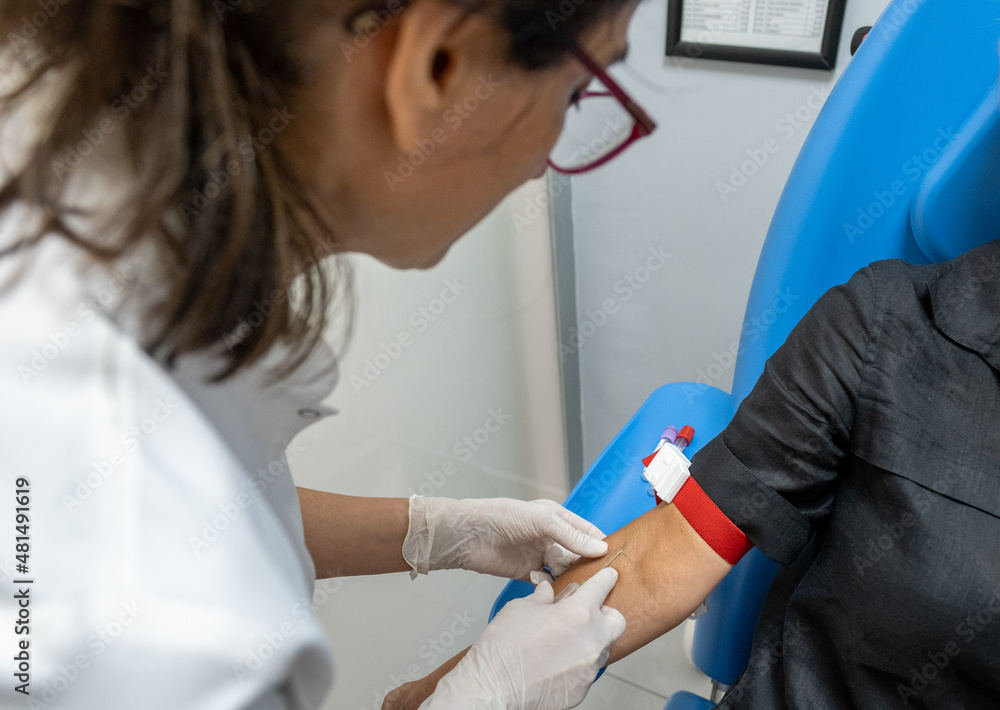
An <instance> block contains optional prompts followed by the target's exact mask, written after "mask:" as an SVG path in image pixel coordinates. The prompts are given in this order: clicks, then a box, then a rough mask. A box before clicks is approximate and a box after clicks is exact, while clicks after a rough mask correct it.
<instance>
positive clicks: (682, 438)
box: [674, 426, 694, 451]
mask: <svg viewBox="0 0 1000 710" xmlns="http://www.w3.org/2000/svg"><path fill="white" fill-rule="evenodd" d="M693 438H694V429H693V428H692V427H689V426H684V427H681V430H680V432H678V434H677V438H676V439H674V446H676V447H677V448H678V449H680V450H681V451H683V450H684V449H686V448H687V445H688V444H690V443H691V439H693Z"/></svg>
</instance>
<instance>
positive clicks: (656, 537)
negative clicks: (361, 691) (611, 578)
mask: <svg viewBox="0 0 1000 710" xmlns="http://www.w3.org/2000/svg"><path fill="white" fill-rule="evenodd" d="M606 539H607V541H608V553H607V554H606V555H605V556H604V557H598V558H595V559H581V560H579V561H578V562H577V563H576V564H574V565H573V566H572V567H570V568H569V569H568V570H566V572H564V573H563V574H562V575H561V576H560V577H559V579H557V580H556V581H555V584H553V587H554V588H555V591H556V594H558V593H559V592H560V591H562V590H563V589H564V588H565V587H566V586H567V585H569V584H571V583H573V582H583V581H585V580H587V579H589V578H590V577H591V576H593V574H594V573H595V572H596V571H597V570H599V569H600V568H601V567H603V566H604V565H605V564H607V562H608V560H610V559H611V558H612V557H613V556H614V554H615V553H616V552H618V551H619V550H623V552H622V553H621V554H620V555H618V557H617V558H616V559H615V560H614V561H613V562H612V563H611V566H612V567H614V568H615V569H616V570H618V583H617V584H616V585H615V588H614V589H612V590H611V594H610V595H608V598H607V601H606V602H605V604H606V605H607V606H610V607H611V608H613V609H617V610H618V611H620V612H621V613H622V614H623V615H624V616H625V621H626V623H627V626H626V628H625V633H624V634H623V635H622V637H621V638H619V639H618V640H617V641H615V642H614V643H613V644H612V645H611V657H610V658H609V660H608V663H613V662H615V661H617V660H619V659H621V658H624V657H625V656H627V655H628V654H630V653H632V652H633V651H635V650H636V649H638V648H641V647H642V646H644V645H646V644H647V643H649V642H650V641H652V640H653V639H655V638H656V637H658V636H660V635H662V634H664V633H666V632H667V631H669V630H670V629H672V628H674V627H675V626H677V625H679V624H680V623H681V622H682V621H683V620H684V619H686V618H687V617H688V616H690V615H691V612H693V611H694V610H695V609H696V608H697V607H698V605H699V604H701V602H703V601H704V600H705V598H706V597H707V596H708V595H709V593H710V592H711V591H712V590H713V589H715V586H716V585H717V584H718V583H719V582H721V581H722V578H723V577H725V576H726V573H727V572H729V570H730V569H732V565H730V564H729V563H728V562H726V561H725V560H724V559H722V558H721V557H719V555H718V554H717V553H716V552H715V550H713V549H712V548H711V547H709V546H708V544H707V543H706V542H705V541H704V540H702V539H701V537H700V536H699V535H698V533H696V532H695V531H694V528H692V527H691V526H690V525H689V524H688V522H687V521H686V520H685V519H684V517H683V516H682V515H681V514H680V512H679V511H678V510H677V508H676V506H674V505H672V504H669V503H661V504H660V505H658V506H657V507H656V508H654V509H653V510H651V511H649V512H648V513H646V514H645V515H642V516H640V517H639V518H636V519H635V520H633V521H632V522H631V523H629V524H628V525H626V526H625V527H624V528H622V529H621V530H618V531H617V532H615V533H613V534H611V535H609V536H608V537H607V538H606ZM464 655H465V651H462V652H461V653H460V654H458V655H457V656H455V657H454V658H452V659H451V660H450V661H448V662H447V663H445V664H444V665H443V666H441V667H440V668H438V669H437V670H436V671H434V672H433V673H431V674H429V675H428V676H427V677H425V678H422V679H421V680H418V681H414V682H413V683H407V684H406V685H404V686H401V687H400V688H397V689H396V690H394V691H392V693H390V694H389V695H388V696H386V699H385V703H384V704H383V705H382V707H383V710H389V709H390V708H391V710H403V709H404V708H411V709H413V710H415V709H416V708H417V707H419V705H420V703H422V702H423V701H424V700H425V699H426V698H428V697H429V696H430V695H431V693H433V692H434V689H435V688H436V687H437V682H438V680H439V679H440V678H441V677H442V676H444V674H445V673H447V672H448V671H450V670H451V669H452V668H454V667H455V665H456V664H457V663H458V661H459V660H461V658H462V656H464Z"/></svg>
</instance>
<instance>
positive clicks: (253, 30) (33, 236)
mask: <svg viewBox="0 0 1000 710" xmlns="http://www.w3.org/2000/svg"><path fill="white" fill-rule="evenodd" d="M417 1H419V0H417ZM470 1H474V2H476V3H477V4H469V1H466V0H455V2H462V3H463V4H465V5H466V6H468V9H469V11H470V12H486V13H490V14H491V15H492V16H494V17H495V18H496V19H497V20H498V21H499V22H500V23H501V24H502V25H503V26H505V27H506V29H507V30H508V31H509V35H510V40H511V41H510V57H509V60H510V61H512V62H517V63H519V64H520V65H522V66H523V67H525V68H527V69H541V68H544V67H546V66H548V65H550V64H552V63H554V62H556V61H558V60H559V59H561V58H563V57H564V55H565V53H566V51H567V49H568V48H569V46H570V44H571V43H572V42H575V41H576V40H577V38H578V37H579V35H580V34H581V33H583V32H585V31H586V30H588V29H590V28H591V27H592V26H593V25H594V24H595V23H596V22H598V21H599V20H600V19H601V18H603V17H605V16H607V15H608V14H610V13H612V12H614V11H615V10H617V9H618V8H620V7H621V6H622V5H623V4H624V0H482V1H480V0H470ZM348 2H349V0H344V1H343V2H336V1H334V0H273V1H269V0H159V1H158V0H115V1H111V0H0V57H2V59H3V65H4V66H5V69H4V72H5V74H6V76H5V77H4V79H3V84H4V88H5V89H6V90H7V91H6V94H5V95H4V97H3V103H2V104H0V119H2V120H3V122H4V124H5V126H6V130H12V128H13V129H14V130H17V126H16V125H14V126H11V125H10V124H11V122H12V121H13V120H14V119H12V116H15V115H16V114H15V112H16V111H17V110H18V108H19V106H21V105H22V104H24V103H25V101H26V100H27V99H30V98H31V97H33V96H36V95H39V94H40V93H42V92H48V93H47V96H48V97H49V98H50V99H51V103H50V104H48V105H49V106H50V108H49V109H47V111H48V113H47V114H46V117H47V118H48V119H50V120H49V122H48V123H47V124H45V125H43V126H36V127H35V128H36V129H37V131H38V141H37V142H36V143H35V144H34V145H33V146H32V147H31V149H30V152H29V153H28V155H27V159H26V161H25V162H24V164H23V167H20V168H18V169H16V170H15V172H14V173H13V174H12V175H4V182H3V184H2V185H0V211H5V210H6V209H7V208H9V207H10V206H11V205H12V204H13V203H14V202H16V201H23V202H26V203H27V204H29V205H32V206H35V207H37V208H40V210H41V213H42V215H43V216H44V220H45V224H43V225H42V226H41V228H40V229H39V230H37V231H33V232H31V233H28V234H24V235H21V236H20V237H19V238H18V240H17V241H16V242H15V243H14V244H3V245H0V256H4V255H9V254H11V253H14V252H16V251H19V250H21V249H24V248H28V247H30V246H31V245H32V244H34V243H35V242H37V241H38V240H39V239H40V238H41V237H42V235H43V234H47V233H55V234H61V235H62V236H64V237H65V238H67V239H69V240H71V241H74V242H76V243H78V244H80V245H81V246H83V247H84V248H86V249H87V250H88V251H90V252H91V253H92V254H94V255H95V256H97V257H99V258H101V259H103V260H106V261H108V262H110V261H112V260H114V259H116V258H118V257H119V256H121V255H122V254H124V253H126V252H128V251H129V249H130V248H131V247H133V246H135V245H136V244H137V243H138V242H139V241H140V239H141V238H144V237H146V236H149V237H151V238H152V239H154V240H156V241H157V242H158V246H159V247H161V249H160V251H161V252H162V253H163V254H165V255H166V257H165V263H163V264H160V265H159V266H160V267H161V268H162V273H163V274H164V276H163V277H161V278H163V279H164V283H163V284H162V285H163V286H164V287H165V290H164V295H163V297H162V299H160V300H159V302H158V303H157V305H156V306H155V308H154V309H153V310H152V311H151V312H150V313H149V317H150V319H151V320H150V322H151V323H155V324H157V325H156V327H155V328H153V329H152V333H151V337H150V341H149V342H147V343H144V344H143V346H144V347H145V348H146V349H147V351H148V352H150V353H152V354H154V355H158V356H160V355H162V356H163V357H164V358H165V359H166V361H167V363H168V364H169V363H172V362H173V360H174V358H175V357H176V356H177V355H179V354H182V353H185V352H190V351H195V350H200V349H202V348H207V347H211V348H215V349H216V350H217V352H220V353H222V354H223V355H224V357H225V361H226V363H227V367H225V368H224V369H223V370H222V371H221V372H219V373H218V375H217V379H222V378H224V377H227V376H229V375H230V374H232V373H234V372H236V371H237V370H238V369H240V368H241V367H243V366H245V365H247V364H249V363H252V362H254V361H255V360H256V359H257V358H259V357H260V356H261V355H262V354H263V353H264V352H266V351H267V350H268V349H269V348H270V347H271V346H272V345H274V344H275V343H276V342H277V341H279V340H287V342H288V343H289V344H290V345H291V346H292V350H291V352H290V355H289V357H288V359H287V360H286V362H285V363H284V367H283V368H282V370H281V372H279V373H277V374H279V375H283V374H287V373H288V372H290V371H291V370H292V369H294V367H295V366H296V365H297V364H298V363H299V362H301V360H302V359H303V358H304V357H305V356H306V355H308V352H309V350H310V349H311V348H312V346H313V345H314V344H315V343H316V341H317V340H318V339H319V338H320V335H321V333H322V330H323V328H324V326H325V324H326V321H327V319H328V315H327V313H328V306H329V304H330V303H331V302H334V303H337V304H339V305H341V306H342V307H343V308H344V309H345V312H346V318H345V320H344V322H345V324H346V327H347V332H349V324H350V321H351V312H352V307H351V294H352V289H351V275H350V270H349V269H348V268H347V267H346V264H345V262H344V261H343V256H342V255H338V254H337V247H336V244H337V239H336V233H335V229H334V228H333V227H332V226H331V225H328V224H324V222H323V221H322V220H321V219H320V217H319V214H318V211H317V209H316V208H315V205H314V204H312V202H311V201H310V199H309V198H308V197H307V196H306V195H307V193H306V191H305V190H303V189H301V188H300V186H299V185H298V184H297V180H296V177H295V176H294V175H293V171H292V170H291V167H290V165H289V163H288V161H287V160H286V159H285V158H284V157H283V156H282V154H281V151H279V150H278V149H277V147H276V141H275V140H274V139H275V135H276V133H277V132H280V131H281V130H282V128H283V127H284V125H285V124H287V122H288V120H289V117H288V115H287V113H286V106H285V103H284V101H283V99H282V96H283V95H287V90H288V89H290V88H293V87H295V86H296V84H297V83H298V82H300V81H301V79H302V77H301V75H300V69H299V67H298V65H297V63H296V62H295V61H294V59H293V57H292V51H293V50H294V47H295V45H296V39H297V38H299V37H301V36H304V33H306V32H307V31H308V25H309V23H310V20H311V19H314V18H315V17H316V15H315V13H338V14H340V15H342V16H344V17H345V18H346V17H348V16H350V15H354V14H356V11H358V10H364V9H366V7H370V8H371V9H373V10H376V11H378V10H379V9H380V6H379V5H378V4H373V5H369V6H360V7H355V6H354V5H353V3H351V4H350V6H349V5H348ZM390 7H391V5H390ZM381 16H382V17H385V11H384V10H383V11H382V15H381ZM376 17H378V15H376ZM11 67H20V68H21V69H22V71H21V72H20V76H16V75H17V74H18V72H17V71H10V69H11ZM54 78H58V82H53V81H52V79H54ZM12 83H13V84H14V86H13V87H12V86H11V84H12ZM113 132H117V133H119V134H120V135H122V136H124V137H125V138H126V139H127V147H128V156H129V159H130V161H131V169H132V170H133V171H134V179H133V180H132V182H131V185H130V192H129V194H128V196H127V198H126V202H125V203H124V204H123V206H122V208H121V209H118V210H116V212H115V214H114V215H111V216H110V220H109V222H108V229H107V230H105V231H104V232H103V234H104V235H110V234H115V235H118V238H117V239H115V240H113V241H111V240H109V238H104V239H102V240H100V241H99V242H98V241H97V240H94V239H88V238H86V237H84V236H83V235H81V234H79V233H77V232H76V231H74V230H73V229H72V228H71V224H70V223H71V222H72V219H71V217H72V205H69V204H68V203H67V194H66V186H67V184H68V183H69V181H68V180H67V179H66V178H67V176H68V175H69V174H70V173H71V172H72V171H73V169H74V168H75V167H76V166H77V165H78V164H79V163H80V162H82V161H83V160H84V159H85V158H86V154H89V153H90V152H96V151H97V149H98V148H99V144H100V143H101V142H103V140H104V139H105V138H106V137H108V136H110V134H111V133H113ZM326 257H330V258H329V259H327V258H326ZM320 260H324V264H323V266H324V267H325V268H320V267H318V266H317V264H318V263H319V262H320ZM299 277H301V278H299ZM140 279H141V277H140Z"/></svg>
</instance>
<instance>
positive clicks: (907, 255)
mask: <svg viewBox="0 0 1000 710" xmlns="http://www.w3.org/2000/svg"><path fill="white" fill-rule="evenodd" d="M998 41H1000V1H998V0H962V2H955V0H895V1H894V2H892V3H891V4H890V5H889V7H888V8H887V9H886V11H885V12H884V13H883V14H882V16H881V17H880V18H879V20H878V22H876V23H875V26H874V27H873V29H872V31H871V32H870V33H869V35H868V37H867V38H866V40H865V41H864V43H863V44H862V45H861V48H860V49H859V50H858V53H857V54H856V55H855V57H854V58H853V60H852V61H851V64H850V65H849V66H848V67H847V69H846V70H845V71H844V73H843V75H842V76H841V78H840V80H839V81H838V82H837V85H836V87H835V88H834V90H833V92H832V93H831V95H830V97H829V99H828V100H827V103H826V105H825V106H824V108H823V110H822V112H821V113H820V115H819V117H818V118H817V120H816V123H815V125H814V126H813V128H812V131H811V132H810V134H809V136H808V138H807V139H806V142H805V144H804V145H803V147H802V151H801V153H800V154H799V157H798V160H797V162H796V163H795V166H794V168H793V170H792V173H791V175H790V176H789V179H788V182H787V184H786V186H785V190H784V192H783V193H782V196H781V200H780V201H779V203H778V207H777V209H776V211H775V214H774V218H773V220H772V222H771V227H770V230H769V231H768V234H767V238H766V241H765V243H764V248H763V250H762V252H761V256H760V260H759V262H758V265H757V272H756V274H755V277H754V282H753V286H752V289H751V294H750V299H749V301H748V304H747V310H746V321H747V322H748V323H749V322H751V320H752V319H757V323H758V324H760V325H761V327H758V328H757V329H755V330H754V331H752V332H753V333H754V337H753V339H750V338H749V337H744V339H743V341H742V342H741V344H740V346H741V347H740V354H739V357H738V359H737V362H736V370H735V380H734V384H733V393H732V408H733V411H735V409H736V407H738V406H739V403H740V402H741V401H742V400H743V398H744V397H745V396H746V395H747V394H749V392H750V390H751V389H753V386H754V384H755V383H756V382H757V379H758V378H759V377H760V375H761V373H762V372H763V371H764V363H765V361H766V360H767V358H769V357H770V356H771V355H772V354H774V352H775V350H777V348H778V347H780V345H781V344H782V343H783V342H784V341H785V339H786V337H787V336H788V334H789V332H791V330H792V328H793V327H794V326H795V324H796V323H798V321H799V320H800V318H801V317H802V316H803V315H804V314H805V313H806V312H807V311H808V310H809V309H810V308H811V307H812V305H813V304H814V303H815V302H816V300H817V299H818V298H819V297H820V296H821V295H822V294H823V293H825V292H826V291H827V290H828V289H829V288H831V287H832V286H835V285H837V284H841V283H844V282H845V281H847V280H848V279H849V278H850V277H851V275H852V274H853V273H854V272H855V271H857V270H858V269H860V268H862V267H864V266H866V265H867V264H869V263H871V262H872V261H877V260H880V259H890V258H898V259H903V260H905V261H909V262H914V263H933V262H937V261H943V260H948V259H951V258H954V257H956V256H958V255H959V254H961V253H963V252H965V251H967V250H969V249H971V248H973V247H975V246H978V245H980V244H983V243H985V242H987V241H991V240H994V239H997V238H1000V100H998V95H997V77H998V74H1000V60H998ZM781 294H784V295H785V297H786V298H785V299H784V301H783V303H787V302H788V301H793V303H792V305H791V307H790V308H787V310H785V311H784V312H780V313H779V312H778V310H777V309H775V308H774V305H775V302H776V300H777V299H778V297H779V296H780V295H781ZM754 553H755V554H751V555H748V557H747V558H745V559H744V560H743V562H741V563H740V565H738V566H737V568H736V569H734V570H733V572H732V573H731V575H730V577H728V578H727V579H726V581H725V582H724V583H723V584H722V585H720V587H719V588H718V589H717V590H716V592H715V593H713V597H711V598H710V599H709V613H708V614H706V616H704V617H702V618H701V619H700V620H699V621H698V622H697V626H696V632H695V644H694V649H693V652H692V655H693V658H694V660H695V663H696V664H697V665H698V666H699V667H700V668H701V669H702V670H703V671H704V672H706V673H707V674H708V675H709V676H711V677H712V678H715V679H716V680H719V681H720V682H722V683H724V684H727V685H729V684H732V683H733V682H735V680H736V679H737V678H738V676H739V674H740V673H741V672H742V670H743V668H745V666H746V662H747V660H748V658H749V652H750V646H749V638H748V634H747V631H746V629H747V624H746V621H747V619H748V618H749V619H753V620H756V618H757V617H758V616H759V613H760V608H761V603H762V599H763V596H764V593H765V592H766V588H767V586H768V585H769V584H770V579H771V578H772V576H773V573H774V571H775V570H776V567H775V566H774V565H773V563H771V562H770V561H769V560H766V559H765V558H764V557H763V556H762V555H760V554H759V553H756V551H754ZM734 629H736V631H737V633H734V631H733V630H734Z"/></svg>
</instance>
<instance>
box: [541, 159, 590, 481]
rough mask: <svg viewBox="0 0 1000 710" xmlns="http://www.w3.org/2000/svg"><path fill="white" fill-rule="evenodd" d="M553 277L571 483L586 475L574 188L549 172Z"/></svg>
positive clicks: (565, 180) (567, 456) (566, 181)
mask: <svg viewBox="0 0 1000 710" xmlns="http://www.w3.org/2000/svg"><path fill="white" fill-rule="evenodd" d="M548 188H549V197H550V209H549V219H550V220H551V225H550V226H551V230H550V231H551V234H552V265H553V270H554V272H555V273H554V274H553V278H554V279H555V284H556V317H557V319H558V320H557V325H558V329H559V362H560V372H561V373H562V394H563V408H564V410H565V413H566V461H567V463H568V468H569V479H570V485H572V486H575V485H576V484H577V482H578V481H579V480H580V478H582V477H583V410H582V398H581V394H580V351H579V349H578V348H575V347H572V345H571V344H572V343H573V342H574V341H573V332H574V331H575V330H576V326H577V322H576V253H575V250H574V247H573V190H572V182H571V180H570V178H569V176H568V175H562V174H559V173H556V172H554V171H552V170H550V171H549V174H548Z"/></svg>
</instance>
